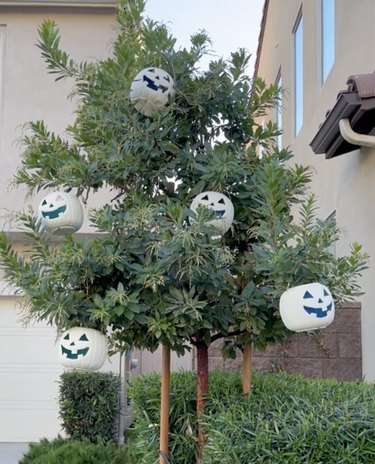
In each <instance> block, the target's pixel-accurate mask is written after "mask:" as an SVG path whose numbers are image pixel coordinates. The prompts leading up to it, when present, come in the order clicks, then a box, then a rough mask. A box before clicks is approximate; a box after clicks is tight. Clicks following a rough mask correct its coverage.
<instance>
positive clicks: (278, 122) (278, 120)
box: [276, 71, 283, 150]
mask: <svg viewBox="0 0 375 464" xmlns="http://www.w3.org/2000/svg"><path fill="white" fill-rule="evenodd" d="M276 85H277V88H278V89H279V92H280V93H279V100H278V101H277V105H276V125H277V128H278V129H279V131H282V130H283V119H282V116H283V113H282V111H283V109H282V108H283V94H282V80H281V71H279V73H278V75H277V79H276ZM282 137H283V136H282V134H281V133H280V134H279V135H278V136H277V139H276V144H277V147H278V148H279V150H281V149H282V147H283V141H282Z"/></svg>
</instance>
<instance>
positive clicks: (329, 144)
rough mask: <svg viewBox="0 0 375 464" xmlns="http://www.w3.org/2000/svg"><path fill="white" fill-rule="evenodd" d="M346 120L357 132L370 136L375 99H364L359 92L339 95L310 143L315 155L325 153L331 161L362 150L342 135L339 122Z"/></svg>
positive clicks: (374, 116) (373, 121)
mask: <svg viewBox="0 0 375 464" xmlns="http://www.w3.org/2000/svg"><path fill="white" fill-rule="evenodd" d="M346 118H347V119H349V121H350V125H351V127H352V129H353V130H354V131H355V132H357V133H359V134H369V133H370V132H371V131H372V129H373V128H374V126H375V97H373V98H365V99H362V98H360V97H359V96H358V93H357V92H342V93H341V94H339V97H338V99H337V101H336V104H335V106H334V107H333V108H332V110H331V111H330V112H329V113H328V115H327V117H326V119H325V121H324V123H323V124H322V125H321V126H320V127H319V130H318V132H317V133H316V135H315V137H314V139H313V140H312V142H311V143H310V146H311V148H312V149H313V151H314V153H315V154H322V153H325V155H326V158H327V159H330V158H334V157H335V156H338V155H343V154H345V153H348V152H350V151H353V150H357V149H358V148H360V147H359V146H358V145H352V144H351V143H349V142H347V141H346V140H344V138H343V137H342V135H341V132H340V127H339V121H340V119H346Z"/></svg>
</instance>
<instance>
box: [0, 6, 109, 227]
mask: <svg viewBox="0 0 375 464" xmlns="http://www.w3.org/2000/svg"><path fill="white" fill-rule="evenodd" d="M4 3H9V2H0V34H1V36H0V37H1V41H2V43H1V44H0V49H1V50H2V53H0V56H2V59H1V60H0V72H1V76H0V159H1V170H0V188H1V202H0V216H1V218H2V226H3V227H5V228H6V230H9V229H10V230H11V229H12V227H11V226H9V224H7V223H5V224H4V214H6V213H7V212H11V211H12V210H20V209H22V208H23V207H25V205H27V204H29V203H30V204H31V205H32V206H33V207H37V205H38V204H39V201H40V200H41V198H42V197H43V196H45V193H44V194H43V193H40V194H38V195H36V196H35V198H31V199H27V200H25V196H24V195H23V194H22V190H21V189H20V188H18V189H17V190H15V189H9V188H8V186H9V184H10V182H11V179H12V178H13V176H14V174H15V171H16V167H17V165H18V164H19V162H20V157H19V154H20V153H21V151H22V147H21V146H20V145H19V143H18V142H19V138H20V136H21V134H22V133H23V125H24V124H25V123H26V122H28V121H36V120H44V121H45V122H46V124H47V127H48V129H49V130H51V131H55V132H57V133H60V134H61V135H62V136H64V135H66V134H64V130H65V128H66V127H67V126H68V125H69V124H70V123H71V122H72V121H73V117H74V108H75V104H76V101H75V100H74V99H73V100H72V99H71V98H70V97H69V94H70V92H71V90H72V85H73V81H72V80H70V79H67V80H60V81H59V82H57V83H56V82H55V77H54V75H52V74H48V72H47V69H46V65H45V63H44V61H43V60H42V58H41V52H40V50H39V49H38V48H37V47H36V45H35V44H36V43H37V40H38V36H37V30H38V28H39V26H40V25H41V23H42V21H43V20H44V19H47V18H48V19H53V20H55V21H56V23H57V24H58V26H59V29H60V31H61V35H62V40H61V46H62V48H63V49H64V50H65V51H67V52H68V53H69V54H70V56H71V57H72V58H73V59H75V60H77V61H78V62H79V61H82V60H88V61H91V60H96V59H100V58H104V57H106V56H108V55H109V53H110V51H111V46H112V43H113V40H114V38H115V36H116V25H115V16H114V9H109V8H107V9H103V8H102V9H95V8H87V9H82V8H78V9H75V8H47V7H44V8H33V9H32V8H25V7H18V8H8V7H5V6H2V4H4ZM24 3H27V2H24ZM29 3H32V2H29ZM44 3H46V2H44ZM49 3H61V2H49ZM86 3H88V2H86ZM90 3H92V2H90ZM94 3H95V2H94ZM107 3H108V2H107ZM97 204H101V199H100V195H96V197H94V198H93V200H92V202H91V204H90V206H95V205H97ZM85 217H87V214H85ZM81 231H82V232H87V231H89V228H88V225H87V221H86V223H85V226H84V228H83V229H82V230H81Z"/></svg>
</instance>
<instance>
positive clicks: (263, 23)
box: [253, 0, 269, 79]
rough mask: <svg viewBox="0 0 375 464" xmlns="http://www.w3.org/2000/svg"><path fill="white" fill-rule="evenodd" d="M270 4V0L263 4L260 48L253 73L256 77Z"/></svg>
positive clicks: (259, 38) (259, 39)
mask: <svg viewBox="0 0 375 464" xmlns="http://www.w3.org/2000/svg"><path fill="white" fill-rule="evenodd" d="M268 4H269V0H265V1H264V5H263V14H262V22H261V23H260V32H259V37H258V48H257V54H256V60H255V65H254V73H253V78H254V79H255V78H256V77H257V76H258V71H259V61H260V54H261V52H262V46H263V38H264V31H265V28H266V21H267V13H268Z"/></svg>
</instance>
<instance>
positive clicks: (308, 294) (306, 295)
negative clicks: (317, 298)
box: [303, 290, 314, 299]
mask: <svg viewBox="0 0 375 464" xmlns="http://www.w3.org/2000/svg"><path fill="white" fill-rule="evenodd" d="M303 298H304V299H305V298H314V297H313V296H312V295H311V293H310V292H308V291H307V290H306V292H305V294H304V295H303Z"/></svg>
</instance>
